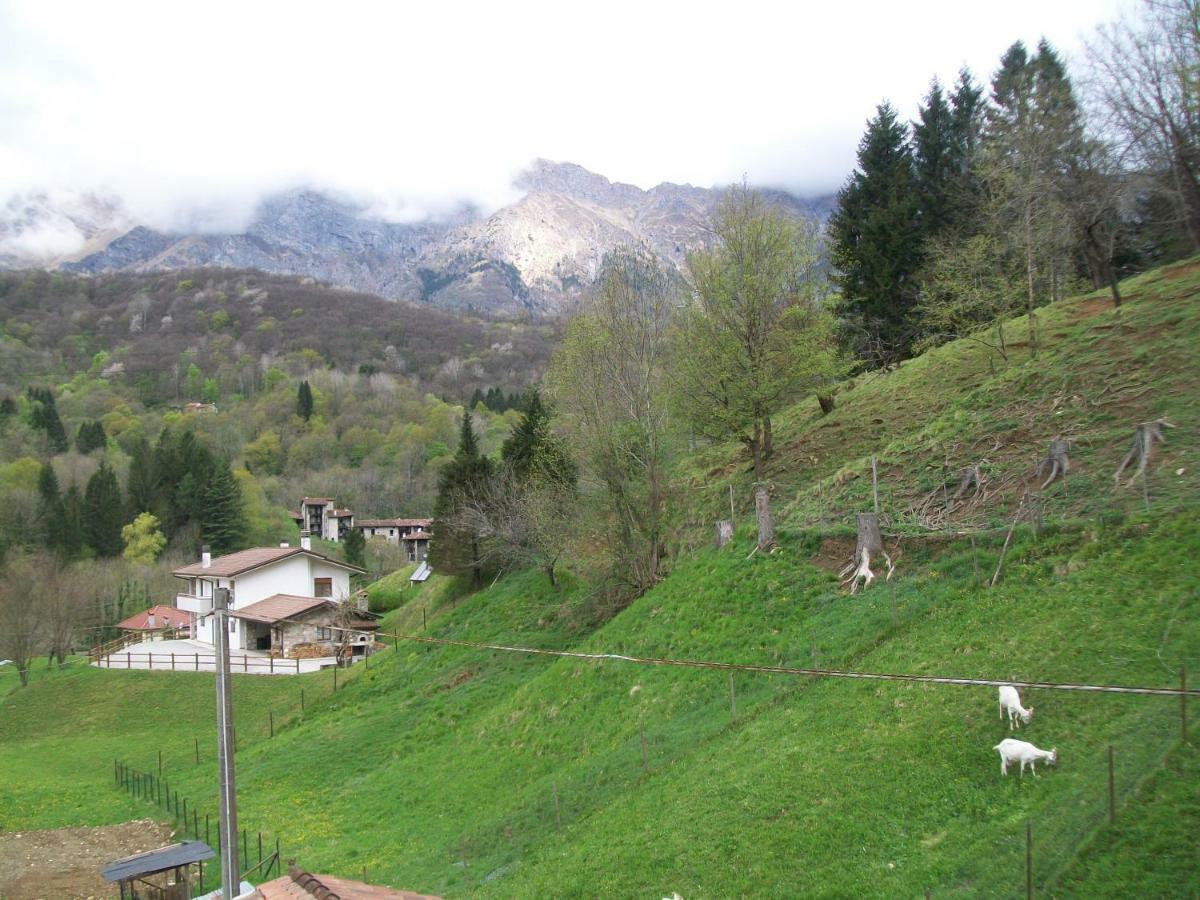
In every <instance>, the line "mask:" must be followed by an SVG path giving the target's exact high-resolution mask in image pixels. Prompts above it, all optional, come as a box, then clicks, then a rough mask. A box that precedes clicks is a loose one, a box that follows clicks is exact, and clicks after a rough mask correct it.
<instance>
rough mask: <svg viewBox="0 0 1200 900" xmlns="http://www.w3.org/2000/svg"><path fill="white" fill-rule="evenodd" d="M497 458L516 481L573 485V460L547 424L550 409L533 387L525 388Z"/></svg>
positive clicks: (548, 422)
mask: <svg viewBox="0 0 1200 900" xmlns="http://www.w3.org/2000/svg"><path fill="white" fill-rule="evenodd" d="M500 458H501V459H502V460H504V462H506V463H508V465H509V466H510V467H511V468H512V472H513V475H514V476H515V477H516V478H517V480H519V481H528V480H530V479H531V478H542V479H546V480H549V481H553V482H556V483H558V484H561V485H563V486H567V487H574V486H575V482H576V481H577V480H578V472H577V470H576V467H575V462H574V461H573V460H572V459H571V455H570V453H569V452H568V451H567V448H566V446H565V444H564V443H563V441H562V439H561V438H560V437H559V436H558V435H556V434H555V433H554V431H553V429H552V428H551V427H550V412H549V410H547V409H546V405H545V404H544V403H543V402H542V395H541V392H540V391H538V389H537V388H536V387H535V388H531V389H530V390H529V393H528V394H527V396H526V401H525V413H524V414H523V415H522V416H521V420H520V421H519V422H517V424H516V425H514V426H513V429H512V433H511V434H509V436H508V437H507V438H505V440H504V444H503V445H502V446H501V448H500Z"/></svg>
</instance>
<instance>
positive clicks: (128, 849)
mask: <svg viewBox="0 0 1200 900" xmlns="http://www.w3.org/2000/svg"><path fill="white" fill-rule="evenodd" d="M169 843H171V828H170V826H168V825H164V824H162V823H161V822H152V821H150V820H149V819H138V820H136V821H133V822H125V823H124V824H121V825H106V826H103V827H100V828H55V829H52V830H49V831H8V832H3V833H0V897H3V898H5V900H58V898H63V900H66V898H70V900H76V898H79V900H82V898H95V900H100V898H107V897H119V896H120V891H119V890H118V889H117V886H116V885H115V884H106V883H105V882H104V879H103V878H101V877H100V869H101V867H102V866H104V865H106V864H107V863H110V862H112V861H113V860H114V859H120V858H121V857H123V856H130V855H132V854H134V853H142V852H144V851H146V850H153V849H154V848H156V847H162V846H165V845H166V844H169Z"/></svg>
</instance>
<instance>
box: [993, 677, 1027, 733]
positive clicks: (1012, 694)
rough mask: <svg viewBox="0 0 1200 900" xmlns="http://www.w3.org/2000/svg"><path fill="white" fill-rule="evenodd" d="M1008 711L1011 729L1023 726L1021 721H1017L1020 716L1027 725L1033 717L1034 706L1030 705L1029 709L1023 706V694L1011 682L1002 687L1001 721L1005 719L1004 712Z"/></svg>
mask: <svg viewBox="0 0 1200 900" xmlns="http://www.w3.org/2000/svg"><path fill="white" fill-rule="evenodd" d="M1006 712H1007V713H1008V727H1009V729H1010V730H1011V729H1013V728H1020V727H1021V725H1020V722H1018V721H1017V718H1018V717H1020V720H1021V722H1024V723H1025V724H1026V725H1028V724H1029V720H1030V719H1032V718H1033V707H1032V706H1030V707H1029V709H1025V707H1023V706H1021V695H1020V694H1018V693H1017V689H1016V688H1015V687H1013V686H1012V685H1011V684H1006V685H1003V686H1002V687H1001V688H1000V721H1001V722H1003V721H1004V714H1005V713H1006Z"/></svg>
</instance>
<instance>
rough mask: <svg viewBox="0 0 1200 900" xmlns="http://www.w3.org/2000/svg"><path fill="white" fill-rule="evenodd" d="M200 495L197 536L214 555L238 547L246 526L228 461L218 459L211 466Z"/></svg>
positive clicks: (243, 507) (242, 504)
mask: <svg viewBox="0 0 1200 900" xmlns="http://www.w3.org/2000/svg"><path fill="white" fill-rule="evenodd" d="M189 474H191V473H189ZM202 497H203V499H202V503H201V507H200V510H199V517H198V518H199V521H200V536H201V538H203V539H204V542H205V543H207V544H208V545H209V546H210V547H212V552H213V553H215V554H220V553H232V552H233V551H234V550H240V549H241V548H242V547H243V545H244V544H245V541H246V532H247V530H248V525H247V522H246V511H245V505H244V503H243V501H242V488H241V485H239V484H238V482H237V479H236V478H234V476H233V469H232V468H231V467H230V465H229V461H228V460H220V461H218V462H217V463H216V464H215V465H214V467H213V471H212V477H211V479H210V480H209V482H208V486H207V489H206V490H204V491H203V494H202Z"/></svg>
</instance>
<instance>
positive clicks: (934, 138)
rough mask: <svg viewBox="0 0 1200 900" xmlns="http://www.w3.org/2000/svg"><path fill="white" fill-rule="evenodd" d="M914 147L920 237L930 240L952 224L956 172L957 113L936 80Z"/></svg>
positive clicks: (923, 107) (921, 115)
mask: <svg viewBox="0 0 1200 900" xmlns="http://www.w3.org/2000/svg"><path fill="white" fill-rule="evenodd" d="M912 143H913V168H914V172H915V175H916V184H917V202H918V207H919V209H920V213H921V234H922V236H923V237H925V238H926V239H928V238H930V237H933V236H936V235H938V234H941V233H942V232H943V231H945V230H946V229H947V228H948V227H949V226H950V224H951V220H952V218H953V211H952V194H953V190H954V180H955V178H954V176H955V168H956V159H955V157H956V153H955V146H954V143H955V135H954V112H953V110H952V109H951V108H950V104H949V103H947V102H946V96H945V94H944V93H943V91H942V86H941V84H940V83H939V82H938V80H937V79H936V78H935V79H934V80H933V84H931V85H930V87H929V93H928V94H926V95H925V102H924V103H923V104H922V105H921V107H920V110H919V111H918V120H917V122H916V124H915V125H913V140H912Z"/></svg>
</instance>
